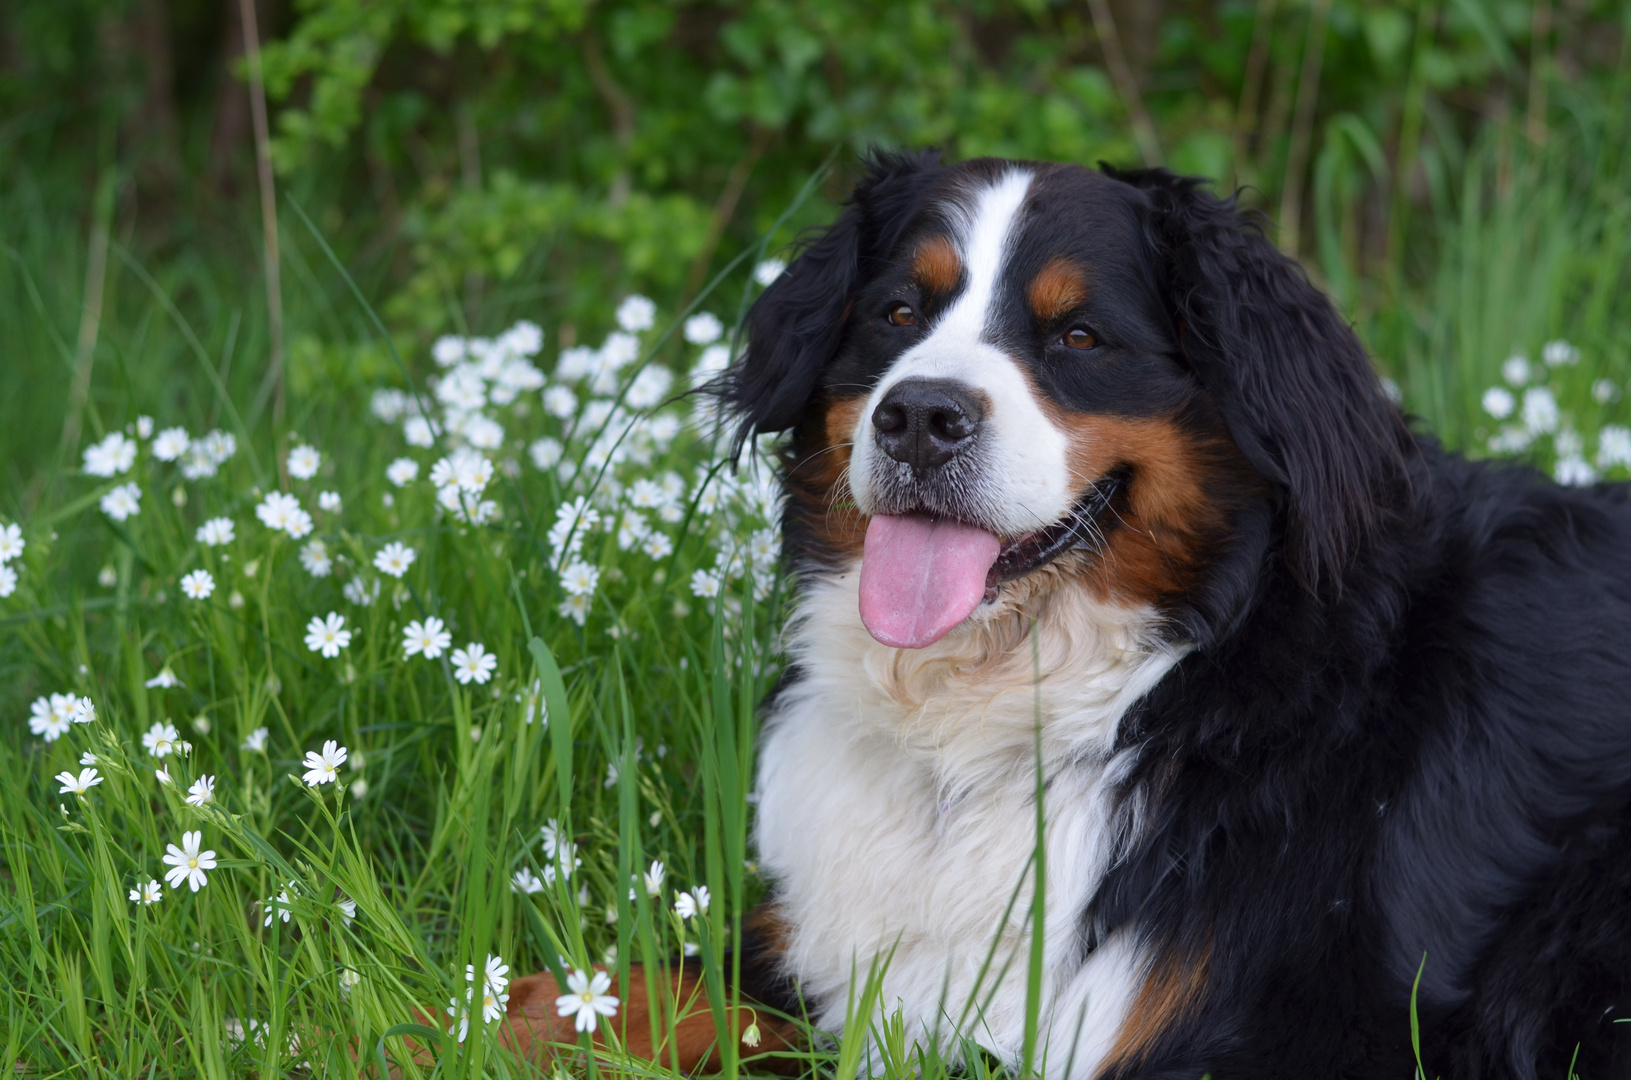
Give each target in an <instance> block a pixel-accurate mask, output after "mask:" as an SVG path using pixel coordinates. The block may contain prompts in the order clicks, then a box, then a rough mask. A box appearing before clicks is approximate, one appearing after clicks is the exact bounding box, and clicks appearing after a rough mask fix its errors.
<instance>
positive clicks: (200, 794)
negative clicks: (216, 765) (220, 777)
mask: <svg viewBox="0 0 1631 1080" xmlns="http://www.w3.org/2000/svg"><path fill="white" fill-rule="evenodd" d="M185 801H186V803H187V805H189V806H198V807H203V806H208V805H209V804H210V803H212V802H214V801H215V777H213V776H200V777H199V778H198V779H197V780H194V781H193V783H192V786H191V787H189V788H188V789H187V798H186V800H185Z"/></svg>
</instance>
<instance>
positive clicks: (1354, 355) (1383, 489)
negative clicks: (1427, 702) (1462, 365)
mask: <svg viewBox="0 0 1631 1080" xmlns="http://www.w3.org/2000/svg"><path fill="white" fill-rule="evenodd" d="M1103 168H1104V170H1105V172H1106V173H1108V174H1109V175H1111V176H1113V177H1115V178H1117V179H1119V180H1122V181H1124V182H1126V183H1129V184H1132V185H1133V186H1135V187H1138V188H1140V189H1142V190H1143V191H1144V192H1145V194H1146V196H1147V199H1148V206H1149V210H1148V213H1149V216H1148V219H1147V232H1148V235H1149V239H1150V242H1151V244H1152V247H1153V248H1154V250H1155V253H1156V259H1157V261H1158V263H1159V264H1160V266H1161V272H1162V274H1163V275H1164V277H1165V289H1166V298H1167V303H1168V305H1169V308H1170V314H1171V316H1172V318H1173V319H1174V320H1175V322H1176V325H1177V327H1178V334H1179V341H1180V344H1181V345H1182V347H1183V350H1184V355H1185V357H1186V358H1187V359H1188V361H1189V363H1190V364H1191V365H1192V366H1193V368H1194V370H1195V372H1196V375H1197V377H1198V378H1199V379H1200V380H1201V382H1202V384H1203V385H1204V386H1205V387H1206V388H1207V390H1208V392H1209V393H1210V394H1211V395H1212V397H1213V398H1214V400H1215V401H1216V402H1217V405H1218V408H1219V409H1220V411H1221V412H1222V414H1223V417H1224V420H1225V422H1226V423H1227V424H1228V425H1229V432H1230V434H1231V435H1232V436H1233V437H1234V440H1235V443H1236V444H1237V445H1238V446H1239V447H1240V449H1241V451H1242V452H1243V453H1244V454H1245V455H1246V458H1247V460H1248V461H1250V462H1251V464H1252V466H1253V467H1254V468H1255V469H1256V470H1257V471H1258V472H1259V473H1261V474H1262V475H1263V477H1264V478H1266V479H1267V480H1268V481H1270V483H1271V484H1273V485H1274V486H1275V487H1276V488H1277V489H1278V491H1279V493H1280V495H1281V497H1282V499H1283V509H1284V515H1285V516H1284V521H1285V549H1286V559H1287V563H1288V565H1289V568H1290V569H1291V571H1292V573H1293V574H1294V575H1295V576H1296V578H1297V579H1298V580H1299V581H1300V582H1301V583H1302V584H1303V585H1304V586H1306V587H1307V588H1308V589H1310V590H1311V591H1319V589H1320V585H1321V583H1322V581H1327V582H1329V581H1331V580H1332V579H1337V580H1339V579H1340V575H1341V572H1342V568H1343V567H1344V565H1345V564H1346V563H1347V562H1348V560H1349V558H1350V557H1351V555H1352V554H1353V552H1354V551H1355V550H1356V548H1358V547H1359V546H1361V545H1363V544H1364V543H1365V540H1366V538H1367V537H1369V536H1371V535H1373V534H1374V533H1375V531H1376V530H1377V529H1378V528H1379V527H1380V526H1381V525H1382V522H1383V519H1384V518H1385V517H1387V516H1388V515H1389V514H1390V513H1391V512H1392V508H1393V506H1394V505H1396V498H1397V493H1398V492H1399V491H1400V490H1401V485H1403V484H1404V483H1405V482H1406V469H1407V459H1408V457H1409V455H1410V454H1411V453H1413V447H1414V443H1413V440H1412V439H1411V437H1410V433H1409V430H1408V428H1407V427H1406V426H1405V422H1404V418H1403V416H1402V414H1401V413H1400V412H1399V410H1398V409H1397V408H1396V407H1395V406H1394V405H1393V403H1392V402H1391V401H1389V400H1388V399H1387V397H1386V395H1385V394H1384V393H1383V391H1382V388H1381V383H1380V381H1379V380H1378V378H1377V376H1376V372H1375V371H1374V370H1373V369H1372V367H1371V365H1370V360H1369V358H1368V357H1366V355H1365V350H1364V348H1363V347H1362V346H1361V345H1360V343H1359V339H1358V337H1357V336H1355V334H1354V332H1353V330H1352V329H1351V328H1350V327H1349V326H1348V324H1347V323H1346V322H1344V321H1343V320H1342V319H1341V318H1340V317H1339V316H1338V315H1337V312H1336V310H1335V309H1334V308H1333V307H1332V305H1331V302H1330V300H1329V299H1327V298H1326V296H1325V294H1323V293H1321V292H1320V291H1319V290H1318V289H1316V288H1315V287H1314V286H1313V285H1312V284H1311V283H1310V282H1309V280H1308V277H1307V275H1306V274H1304V273H1303V270H1302V267H1301V266H1299V265H1298V264H1297V263H1296V262H1295V261H1293V260H1292V259H1289V258H1287V257H1286V256H1285V255H1283V254H1281V253H1280V252H1279V250H1277V249H1276V248H1275V247H1274V245H1273V244H1271V243H1270V242H1269V241H1268V239H1267V237H1265V236H1264V235H1263V231H1262V229H1261V227H1260V225H1259V224H1258V222H1257V221H1256V220H1254V218H1253V217H1251V216H1249V215H1247V214H1246V213H1243V212H1242V211H1241V210H1240V209H1239V207H1238V206H1237V205H1236V200H1235V199H1234V198H1230V199H1219V198H1217V197H1216V196H1214V195H1212V194H1211V193H1210V192H1209V191H1207V190H1205V186H1204V185H1205V184H1206V181H1204V180H1198V179H1193V178H1185V177H1179V176H1174V175H1173V174H1172V173H1169V172H1167V171H1166V170H1164V169H1141V170H1136V171H1135V170H1129V171H1125V172H1120V171H1117V170H1115V169H1112V168H1110V167H1109V166H1103Z"/></svg>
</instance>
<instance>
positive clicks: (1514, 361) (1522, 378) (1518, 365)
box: [1501, 353, 1530, 386]
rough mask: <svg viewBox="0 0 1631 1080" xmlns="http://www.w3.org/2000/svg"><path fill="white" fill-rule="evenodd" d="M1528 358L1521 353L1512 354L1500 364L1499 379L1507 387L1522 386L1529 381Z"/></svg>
mask: <svg viewBox="0 0 1631 1080" xmlns="http://www.w3.org/2000/svg"><path fill="white" fill-rule="evenodd" d="M1529 375H1530V371H1529V358H1528V357H1527V356H1525V355H1523V354H1522V353H1514V354H1513V355H1511V356H1509V357H1507V358H1506V359H1505V360H1503V361H1502V362H1501V378H1503V379H1505V380H1506V382H1507V385H1508V386H1522V385H1523V384H1524V383H1526V382H1528V381H1529Z"/></svg>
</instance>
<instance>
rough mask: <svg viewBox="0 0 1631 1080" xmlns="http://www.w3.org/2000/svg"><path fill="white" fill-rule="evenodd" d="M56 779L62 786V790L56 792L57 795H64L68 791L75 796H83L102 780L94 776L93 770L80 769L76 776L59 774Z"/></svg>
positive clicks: (66, 773)
mask: <svg viewBox="0 0 1631 1080" xmlns="http://www.w3.org/2000/svg"><path fill="white" fill-rule="evenodd" d="M56 779H57V782H58V783H60V784H61V785H62V790H61V791H60V792H58V794H59V795H66V794H68V793H69V792H70V791H71V792H73V793H74V794H75V795H83V794H85V793H86V792H87V791H89V790H91V788H93V787H95V786H96V785H97V784H100V783H101V782H102V778H101V777H100V776H98V775H97V774H96V770H95V769H81V770H79V775H78V776H75V775H74V774H73V773H71V772H59V773H57V776H56Z"/></svg>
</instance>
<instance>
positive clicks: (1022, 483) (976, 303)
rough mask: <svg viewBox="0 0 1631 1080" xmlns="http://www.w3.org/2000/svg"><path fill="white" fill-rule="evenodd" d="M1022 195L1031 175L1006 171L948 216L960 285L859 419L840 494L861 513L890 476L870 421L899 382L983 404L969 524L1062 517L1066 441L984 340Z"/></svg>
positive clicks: (1014, 528)
mask: <svg viewBox="0 0 1631 1080" xmlns="http://www.w3.org/2000/svg"><path fill="white" fill-rule="evenodd" d="M1030 186H1031V174H1030V173H1029V172H1025V171H1022V170H1015V171H1012V172H1008V173H1005V174H1003V176H1001V177H1000V178H999V179H998V180H996V181H995V182H994V183H990V184H988V185H986V186H985V187H983V188H980V189H979V190H978V191H976V192H975V193H974V195H973V197H972V199H970V200H969V202H968V203H967V204H966V205H962V206H954V207H950V208H948V211H947V215H948V217H949V218H950V220H951V224H952V227H953V230H954V233H955V239H956V241H957V244H958V254H959V256H960V258H961V260H962V264H963V268H964V272H965V280H966V282H967V285H966V287H965V288H964V289H963V291H962V293H961V294H959V295H958V296H957V298H956V299H955V300H953V301H952V303H951V306H950V307H949V308H948V309H947V310H946V312H945V313H944V314H943V315H941V316H940V317H939V318H938V319H936V320H935V322H934V324H933V327H932V329H931V330H930V333H929V336H928V337H926V338H924V339H923V340H922V341H920V342H918V343H917V344H916V345H914V346H912V347H911V348H910V349H908V350H907V351H906V352H905V353H903V354H902V355H901V357H900V359H899V360H897V361H896V362H895V363H894V365H893V366H892V367H891V368H890V369H889V371H888V373H887V374H885V375H884V377H883V379H882V380H881V381H880V382H879V384H878V385H877V387H875V388H874V389H873V391H872V394H871V395H870V396H869V398H868V400H867V404H866V407H865V408H864V409H862V410H861V414H860V419H859V421H858V423H857V427H856V430H855V432H854V439H855V451H854V455H853V457H852V458H851V463H850V486H851V489H852V490H853V491H854V494H855V498H856V502H857V503H858V504H859V505H860V507H861V509H862V511H863V512H867V513H870V512H872V508H873V506H874V505H875V504H874V503H873V501H872V498H873V487H874V475H875V473H874V470H892V469H895V468H898V466H897V465H896V463H895V462H893V461H891V460H889V459H888V458H887V457H886V456H885V455H884V454H883V453H882V452H881V451H880V450H879V449H878V446H877V442H876V439H875V438H874V437H873V434H874V433H873V430H872V414H873V412H874V410H876V409H877V407H878V405H879V404H880V403H881V402H882V401H883V399H884V397H885V395H887V394H888V393H889V391H890V390H892V389H893V388H894V387H895V386H896V385H897V384H898V383H900V382H901V381H902V380H905V379H950V380H953V381H955V382H959V383H962V384H963V385H965V386H967V387H970V388H971V389H975V390H978V391H981V392H982V393H983V394H984V395H985V397H986V399H987V400H988V401H989V402H990V406H991V408H990V412H989V413H988V415H987V416H986V418H985V420H984V421H983V423H982V429H981V433H980V445H979V446H978V448H977V449H976V450H975V451H974V453H977V454H978V455H979V467H980V470H981V471H982V473H983V474H984V475H983V480H984V483H981V484H979V485H978V486H979V488H980V489H981V491H982V495H981V496H980V497H979V499H978V501H979V503H980V514H981V517H982V519H983V520H981V521H979V522H977V524H980V525H983V526H985V527H986V528H988V529H991V530H993V531H995V532H997V533H998V534H1000V535H1006V536H1013V535H1017V534H1019V533H1022V532H1027V531H1029V530H1032V529H1040V528H1045V527H1046V526H1049V525H1052V524H1053V523H1054V522H1056V521H1058V520H1059V519H1060V518H1062V517H1063V516H1064V515H1065V514H1066V512H1067V511H1069V510H1070V508H1071V505H1072V503H1073V502H1074V491H1073V485H1072V480H1071V474H1070V468H1069V462H1068V457H1067V455H1068V451H1069V442H1068V439H1067V436H1066V434H1065V432H1063V431H1061V430H1060V429H1059V428H1058V427H1056V426H1055V425H1054V423H1053V422H1052V421H1051V420H1050V419H1049V418H1048V416H1047V414H1046V413H1044V412H1043V411H1042V407H1041V403H1040V402H1038V400H1037V398H1036V394H1035V392H1034V390H1033V388H1032V384H1031V382H1030V380H1029V379H1027V378H1026V376H1025V373H1024V371H1022V370H1021V368H1020V367H1019V365H1018V364H1017V363H1015V361H1014V359H1013V358H1012V357H1010V356H1009V355H1008V354H1007V353H1005V352H1004V351H1003V350H1002V349H1000V348H998V347H997V346H996V345H994V344H992V343H991V342H990V341H988V340H987V339H986V337H987V335H986V328H987V327H988V326H990V325H992V324H993V322H994V320H995V318H996V315H997V305H998V303H999V297H1000V295H1001V288H1000V286H1001V284H1002V279H1003V274H1004V269H1005V267H1006V264H1007V260H1008V254H1009V248H1010V246H1011V243H1012V240H1013V237H1014V235H1015V233H1016V232H1017V228H1016V227H1017V225H1018V222H1019V217H1020V211H1021V209H1022V208H1023V207H1024V204H1025V196H1026V193H1027V192H1028V191H1029V190H1030ZM884 475H887V474H884Z"/></svg>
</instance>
